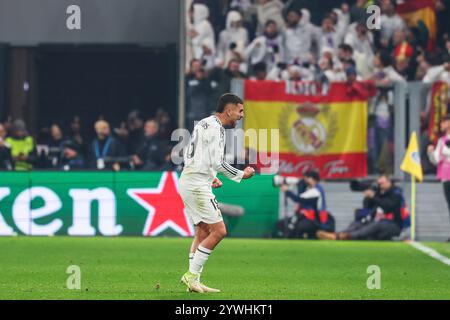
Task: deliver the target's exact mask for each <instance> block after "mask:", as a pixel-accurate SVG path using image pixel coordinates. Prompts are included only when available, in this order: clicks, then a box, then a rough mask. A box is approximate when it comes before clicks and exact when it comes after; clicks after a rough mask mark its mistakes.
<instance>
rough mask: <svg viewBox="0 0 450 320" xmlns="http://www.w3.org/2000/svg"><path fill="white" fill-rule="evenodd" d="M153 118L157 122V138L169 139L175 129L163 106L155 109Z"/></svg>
mask: <svg viewBox="0 0 450 320" xmlns="http://www.w3.org/2000/svg"><path fill="white" fill-rule="evenodd" d="M155 120H156V122H157V123H158V124H159V138H160V139H161V140H162V141H167V142H169V141H171V137H172V132H173V130H174V129H175V128H174V127H173V124H172V120H171V119H170V116H169V113H168V112H167V111H166V110H164V109H163V108H158V110H156V115H155Z"/></svg>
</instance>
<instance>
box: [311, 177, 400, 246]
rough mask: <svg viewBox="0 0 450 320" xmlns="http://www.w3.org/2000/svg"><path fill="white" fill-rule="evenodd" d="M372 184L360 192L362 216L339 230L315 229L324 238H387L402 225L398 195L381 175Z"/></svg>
mask: <svg viewBox="0 0 450 320" xmlns="http://www.w3.org/2000/svg"><path fill="white" fill-rule="evenodd" d="M377 183H378V185H377V187H376V188H369V189H367V190H366V191H365V192H364V200H363V207H364V209H365V211H364V213H365V214H364V219H357V221H354V222H353V223H351V224H350V225H349V227H348V228H347V229H345V230H344V231H342V232H338V233H332V232H325V231H318V232H317V237H318V238H319V239H326V240H391V239H392V238H393V237H396V236H398V235H399V234H400V232H401V230H402V227H403V218H402V214H401V208H402V196H401V194H400V193H399V191H398V189H397V188H396V187H395V185H394V184H393V182H392V180H391V179H390V178H389V177H388V176H386V175H381V176H380V177H379V178H378V180H377Z"/></svg>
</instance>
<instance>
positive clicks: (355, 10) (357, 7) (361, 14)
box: [350, 0, 369, 22]
mask: <svg viewBox="0 0 450 320" xmlns="http://www.w3.org/2000/svg"><path fill="white" fill-rule="evenodd" d="M368 6H369V0H356V2H355V4H353V5H352V6H351V7H350V20H351V22H355V21H363V20H367V18H368V13H367V7H368Z"/></svg>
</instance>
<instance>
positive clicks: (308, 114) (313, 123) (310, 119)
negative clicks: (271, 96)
mask: <svg viewBox="0 0 450 320" xmlns="http://www.w3.org/2000/svg"><path fill="white" fill-rule="evenodd" d="M336 120H337V119H336V115H335V114H334V113H333V112H331V110H330V108H329V107H328V106H327V105H315V104H313V103H310V102H306V103H304V104H301V105H288V106H286V110H285V111H284V112H282V113H281V114H280V118H279V123H280V128H281V130H280V134H281V135H283V137H284V140H285V141H286V143H288V144H289V145H290V147H291V148H292V149H293V150H295V151H296V152H297V153H299V154H314V153H317V152H319V151H325V150H326V149H327V148H329V147H330V146H331V144H332V142H333V136H334V134H335V132H336V129H337V121H336Z"/></svg>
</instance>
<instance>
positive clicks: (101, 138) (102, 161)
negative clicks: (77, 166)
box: [88, 120, 126, 171]
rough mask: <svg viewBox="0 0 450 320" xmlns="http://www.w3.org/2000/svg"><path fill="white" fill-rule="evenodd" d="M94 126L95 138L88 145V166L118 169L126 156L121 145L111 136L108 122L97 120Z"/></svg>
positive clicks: (100, 168)
mask: <svg viewBox="0 0 450 320" xmlns="http://www.w3.org/2000/svg"><path fill="white" fill-rule="evenodd" d="M94 126H95V132H96V134H97V138H96V139H94V141H92V143H91V145H90V146H89V150H88V159H89V160H88V167H89V168H93V169H94V168H96V169H99V170H103V169H109V170H111V169H113V170H114V171H119V170H120V162H121V161H122V160H123V159H124V158H125V157H126V152H125V149H124V147H123V145H122V144H121V143H120V142H119V140H117V139H116V138H114V137H112V136H111V129H110V127H109V123H108V122H106V121H104V120H99V121H97V122H96V123H95V125H94Z"/></svg>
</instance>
